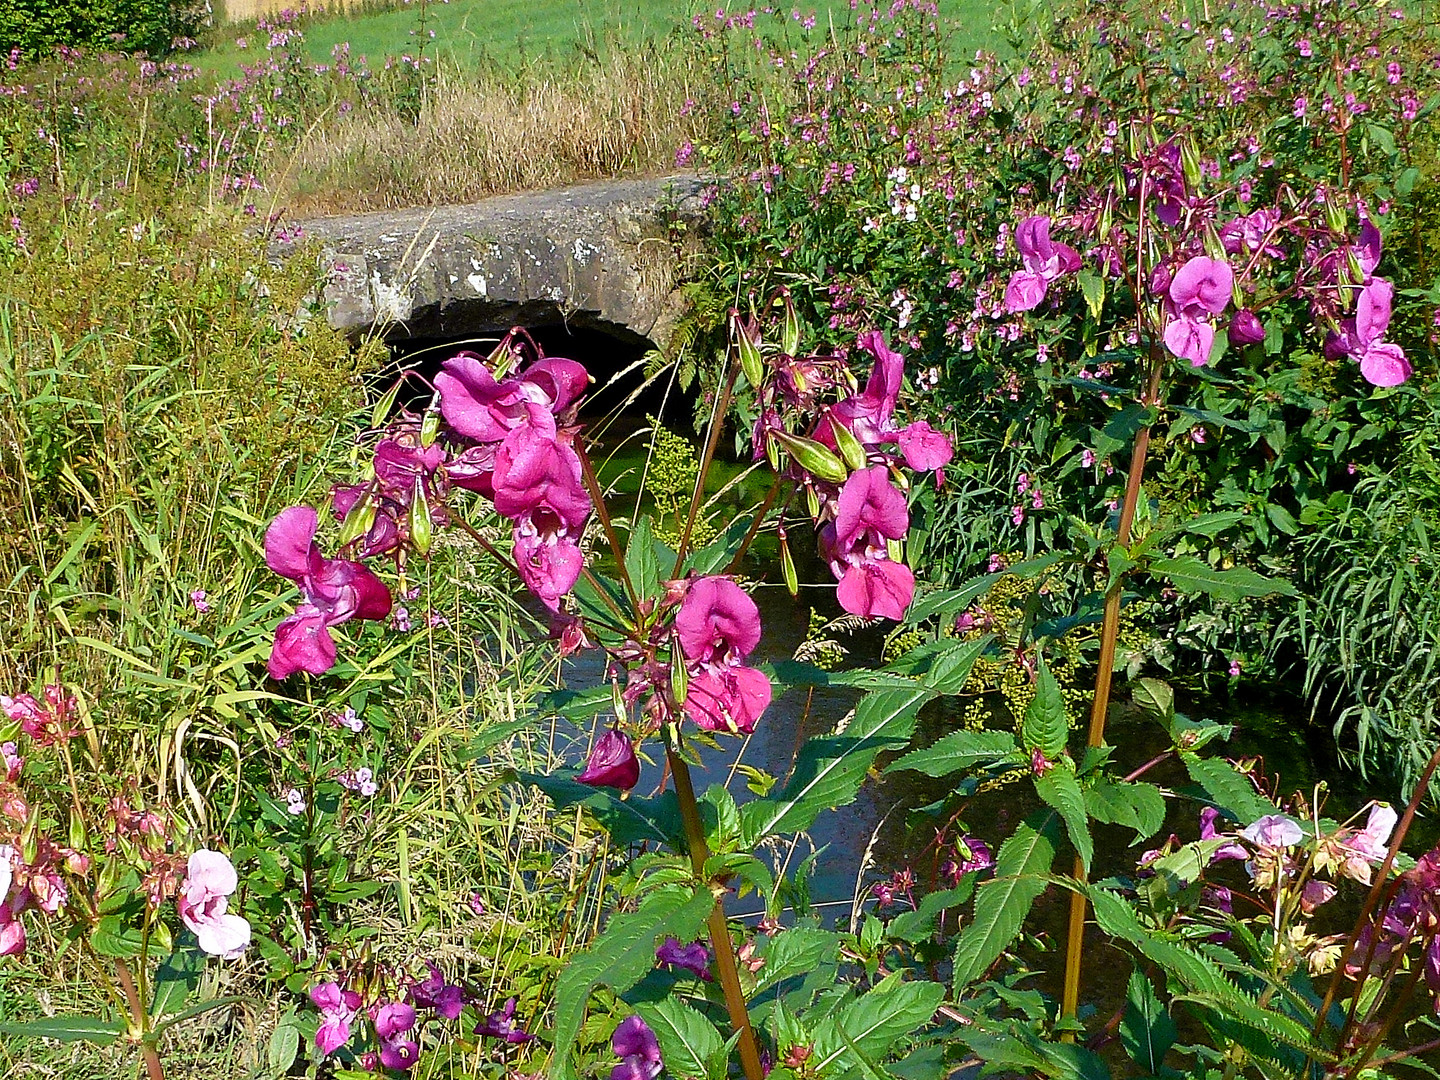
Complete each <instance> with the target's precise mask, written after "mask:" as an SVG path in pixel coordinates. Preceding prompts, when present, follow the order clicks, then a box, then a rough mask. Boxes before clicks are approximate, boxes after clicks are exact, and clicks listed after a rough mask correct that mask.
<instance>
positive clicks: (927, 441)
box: [898, 420, 955, 471]
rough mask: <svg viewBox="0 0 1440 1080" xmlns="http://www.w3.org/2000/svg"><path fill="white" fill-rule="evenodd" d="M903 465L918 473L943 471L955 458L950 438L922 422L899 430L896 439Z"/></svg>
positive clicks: (919, 421)
mask: <svg viewBox="0 0 1440 1080" xmlns="http://www.w3.org/2000/svg"><path fill="white" fill-rule="evenodd" d="M898 441H899V443H900V453H901V454H903V455H904V457H905V464H906V465H908V466H909V467H910V468H912V469H916V470H918V471H928V470H930V469H936V470H939V469H943V468H944V467H945V466H946V465H948V464H950V460H951V458H953V457H954V456H955V449H954V447H953V446H951V444H950V437H949V436H948V435H945V434H943V433H942V432H939V431H936V430H935V429H934V428H932V427H931V426H930V425H929V424H927V423H926V422H925V421H924V420H917V421H915V423H913V424H911V425H910V426H909V427H907V428H904V429H902V430H901V432H900V435H899V437H898Z"/></svg>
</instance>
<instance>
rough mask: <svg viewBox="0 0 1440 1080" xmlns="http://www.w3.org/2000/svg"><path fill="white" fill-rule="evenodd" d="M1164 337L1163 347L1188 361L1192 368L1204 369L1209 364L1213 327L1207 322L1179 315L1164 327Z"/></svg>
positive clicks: (1213, 341) (1191, 316)
mask: <svg viewBox="0 0 1440 1080" xmlns="http://www.w3.org/2000/svg"><path fill="white" fill-rule="evenodd" d="M1164 337H1165V347H1166V348H1167V349H1169V350H1170V352H1171V353H1173V354H1174V355H1175V356H1178V357H1179V358H1180V359H1182V360H1189V361H1190V364H1191V366H1192V367H1204V366H1205V365H1206V364H1208V363H1209V362H1210V350H1211V348H1212V347H1213V346H1214V345H1215V327H1213V326H1211V325H1210V322H1209V320H1207V319H1197V318H1195V317H1194V316H1193V315H1180V316H1178V317H1177V318H1174V319H1172V320H1171V321H1170V322H1168V323H1167V324H1166V325H1165V334H1164Z"/></svg>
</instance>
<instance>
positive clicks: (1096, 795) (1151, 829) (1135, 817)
mask: <svg viewBox="0 0 1440 1080" xmlns="http://www.w3.org/2000/svg"><path fill="white" fill-rule="evenodd" d="M1085 809H1086V811H1087V812H1088V813H1089V814H1090V816H1091V817H1092V818H1094V819H1095V820H1096V821H1103V822H1104V823H1105V824H1106V825H1124V826H1125V827H1126V828H1129V829H1134V830H1135V839H1134V840H1133V841H1132V843H1136V844H1138V843H1140V842H1141V841H1142V840H1148V839H1149V838H1150V837H1152V836H1154V835H1155V833H1156V832H1158V831H1159V829H1160V826H1161V825H1163V824H1164V823H1165V797H1164V796H1163V795H1161V794H1160V789H1159V788H1157V787H1156V786H1155V785H1153V784H1143V783H1126V782H1124V781H1121V780H1100V781H1098V782H1097V783H1095V784H1092V785H1091V786H1090V787H1088V788H1086V789H1085Z"/></svg>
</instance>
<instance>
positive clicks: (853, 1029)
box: [814, 975, 945, 1075]
mask: <svg viewBox="0 0 1440 1080" xmlns="http://www.w3.org/2000/svg"><path fill="white" fill-rule="evenodd" d="M944 1001H945V988H944V987H943V986H941V985H940V984H939V983H932V982H900V981H899V977H898V975H892V976H890V977H889V978H886V979H884V980H882V981H881V982H880V983H879V984H878V985H877V986H876V987H875V988H874V989H873V990H871V991H870V992H869V993H867V994H865V995H864V996H863V997H861V998H859V999H857V1000H855V1001H852V1002H850V1003H849V1004H848V1005H846V1006H845V1007H844V1008H843V1009H841V1010H840V1011H839V1012H837V1013H835V1014H834V1016H833V1017H832V1018H830V1019H827V1020H825V1021H822V1022H821V1023H820V1024H819V1025H817V1026H816V1029H815V1051H816V1057H815V1059H814V1060H815V1065H814V1071H815V1073H817V1074H819V1075H824V1072H825V1070H826V1069H827V1068H828V1067H830V1066H831V1065H834V1064H835V1062H836V1061H838V1060H839V1059H841V1058H843V1057H845V1056H846V1055H847V1054H848V1053H850V1052H851V1048H852V1047H853V1048H855V1049H858V1050H859V1051H860V1052H861V1053H863V1054H865V1055H867V1056H872V1057H880V1056H888V1055H889V1054H891V1053H893V1052H894V1050H895V1048H896V1043H898V1042H900V1041H901V1040H903V1039H904V1038H905V1037H906V1036H908V1035H911V1034H912V1033H913V1032H915V1031H916V1030H918V1029H919V1028H921V1027H924V1026H925V1025H926V1024H928V1023H929V1022H930V1020H931V1019H932V1018H933V1017H934V1015H935V1010H936V1009H938V1008H940V1006H941V1004H942V1003H943V1002H944ZM842 1032H843V1037H842V1035H841V1033H842Z"/></svg>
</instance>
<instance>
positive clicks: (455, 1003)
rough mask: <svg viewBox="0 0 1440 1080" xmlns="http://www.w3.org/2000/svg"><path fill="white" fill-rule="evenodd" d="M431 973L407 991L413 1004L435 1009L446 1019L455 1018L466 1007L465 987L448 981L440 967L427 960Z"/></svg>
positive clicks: (426, 963) (426, 964)
mask: <svg viewBox="0 0 1440 1080" xmlns="http://www.w3.org/2000/svg"><path fill="white" fill-rule="evenodd" d="M425 966H426V967H427V968H428V969H429V971H430V973H429V974H428V975H427V976H426V977H425V978H424V979H421V980H420V981H419V982H416V983H412V984H411V985H410V989H409V990H408V991H406V996H407V997H409V999H410V1003H411V1004H412V1005H415V1006H418V1007H419V1008H422V1009H434V1010H435V1012H436V1014H437V1015H439V1016H443V1017H444V1018H445V1019H446V1020H454V1019H455V1018H456V1017H458V1016H459V1015H460V1013H461V1011H462V1010H463V1009H464V1008H465V988H464V987H463V986H457V985H455V984H453V983H447V982H446V981H445V976H444V975H443V974H441V972H440V969H439V968H438V967H436V966H435V965H434V964H432V963H431V962H430V961H428V960H427V961H425Z"/></svg>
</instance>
